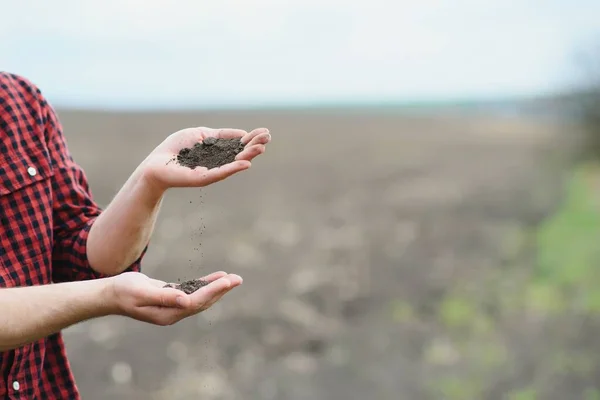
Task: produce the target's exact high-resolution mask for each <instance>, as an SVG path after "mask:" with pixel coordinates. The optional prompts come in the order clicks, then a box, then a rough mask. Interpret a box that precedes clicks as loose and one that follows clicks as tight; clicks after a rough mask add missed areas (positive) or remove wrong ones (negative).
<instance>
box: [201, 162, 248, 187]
mask: <svg viewBox="0 0 600 400" xmlns="http://www.w3.org/2000/svg"><path fill="white" fill-rule="evenodd" d="M250 166H251V164H250V161H248V160H237V161H234V162H232V163H229V164H225V165H223V166H221V167H218V168H213V169H209V170H206V171H205V172H203V173H202V174H199V175H197V177H196V178H195V179H194V181H192V184H193V185H194V183H195V185H194V186H206V185H210V184H212V183H215V182H219V181H222V180H223V179H225V178H228V177H230V176H231V175H233V174H236V173H238V172H241V171H244V170H246V169H248V168H250Z"/></svg>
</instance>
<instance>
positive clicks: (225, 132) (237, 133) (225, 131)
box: [210, 128, 248, 139]
mask: <svg viewBox="0 0 600 400" xmlns="http://www.w3.org/2000/svg"><path fill="white" fill-rule="evenodd" d="M212 131H213V132H211V134H210V136H214V137H216V138H219V139H235V138H242V137H244V136H246V135H248V132H246V131H244V130H242V129H231V128H222V129H213V130H212Z"/></svg>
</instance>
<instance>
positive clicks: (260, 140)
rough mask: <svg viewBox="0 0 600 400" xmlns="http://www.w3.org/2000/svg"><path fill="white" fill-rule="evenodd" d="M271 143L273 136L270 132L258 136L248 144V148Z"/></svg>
mask: <svg viewBox="0 0 600 400" xmlns="http://www.w3.org/2000/svg"><path fill="white" fill-rule="evenodd" d="M270 141H271V134H270V133H269V132H265V133H261V134H260V135H256V136H254V137H253V138H252V140H250V141H249V142H248V144H246V147H250V146H254V145H255V144H268V143H269V142H270Z"/></svg>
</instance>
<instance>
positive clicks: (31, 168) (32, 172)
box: [27, 167, 37, 176]
mask: <svg viewBox="0 0 600 400" xmlns="http://www.w3.org/2000/svg"><path fill="white" fill-rule="evenodd" d="M27 173H28V174H29V175H30V176H35V175H36V174H37V170H36V169H35V168H33V167H29V168H27Z"/></svg>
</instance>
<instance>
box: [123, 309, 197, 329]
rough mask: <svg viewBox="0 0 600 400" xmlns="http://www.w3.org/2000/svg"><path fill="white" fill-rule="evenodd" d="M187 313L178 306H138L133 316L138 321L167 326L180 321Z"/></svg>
mask: <svg viewBox="0 0 600 400" xmlns="http://www.w3.org/2000/svg"><path fill="white" fill-rule="evenodd" d="M187 314H188V313H186V312H185V311H183V310H179V309H176V308H165V307H156V306H147V307H140V308H138V309H137V311H136V313H135V314H134V315H132V317H133V318H135V319H137V320H138V321H143V322H148V323H151V324H155V325H161V326H167V325H173V324H174V323H176V322H178V321H180V320H181V319H183V318H185V316H186V315H187Z"/></svg>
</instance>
